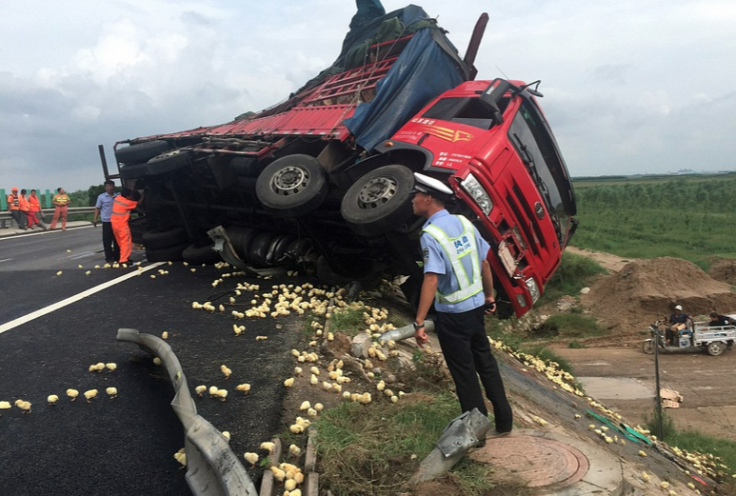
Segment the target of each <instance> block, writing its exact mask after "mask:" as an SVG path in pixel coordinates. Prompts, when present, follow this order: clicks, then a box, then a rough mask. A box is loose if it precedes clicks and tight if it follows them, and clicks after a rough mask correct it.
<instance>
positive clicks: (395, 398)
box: [391, 396, 399, 403]
mask: <svg viewBox="0 0 736 496" xmlns="http://www.w3.org/2000/svg"><path fill="white" fill-rule="evenodd" d="M397 401H399V397H398V396H391V403H396V402H397Z"/></svg>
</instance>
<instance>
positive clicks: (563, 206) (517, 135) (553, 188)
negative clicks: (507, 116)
mask: <svg viewBox="0 0 736 496" xmlns="http://www.w3.org/2000/svg"><path fill="white" fill-rule="evenodd" d="M509 139H510V140H511V142H512V143H513V144H514V147H515V148H516V151H517V152H518V153H519V156H520V157H521V159H522V160H523V161H524V164H526V167H527V170H528V171H529V173H530V175H531V176H532V178H533V179H534V182H535V184H536V185H537V189H538V190H539V192H540V194H541V195H542V198H543V199H544V202H545V204H546V206H547V211H548V212H549V216H550V219H551V220H552V223H553V224H554V226H555V230H556V231H557V237H558V238H559V241H560V246H561V247H564V244H565V238H566V237H567V231H568V229H569V226H570V216H572V215H575V213H576V211H575V199H574V196H573V191H572V186H571V184H570V180H569V178H568V175H567V169H566V167H565V164H564V162H563V160H562V157H561V155H560V153H559V152H558V148H557V144H556V142H555V139H554V137H553V136H552V134H551V132H550V131H549V128H548V127H547V124H546V122H545V121H544V118H543V117H542V116H541V114H540V112H539V110H537V109H536V107H535V106H534V105H533V104H532V103H530V102H529V101H527V100H524V102H523V103H522V105H521V107H520V108H519V111H518V112H517V114H516V116H515V117H514V121H513V122H512V124H511V126H510V128H509Z"/></svg>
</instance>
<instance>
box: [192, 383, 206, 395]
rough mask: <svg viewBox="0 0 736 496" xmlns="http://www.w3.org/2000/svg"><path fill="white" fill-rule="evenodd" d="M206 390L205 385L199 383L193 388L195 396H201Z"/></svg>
mask: <svg viewBox="0 0 736 496" xmlns="http://www.w3.org/2000/svg"><path fill="white" fill-rule="evenodd" d="M205 391H207V386H204V385H201V386H197V387H196V388H194V392H196V393H197V396H202V395H203V394H204V392H205Z"/></svg>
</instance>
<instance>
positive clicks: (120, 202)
mask: <svg viewBox="0 0 736 496" xmlns="http://www.w3.org/2000/svg"><path fill="white" fill-rule="evenodd" d="M137 205H138V202H137V201H133V200H129V199H128V198H124V197H122V196H116V197H115V199H114V200H113V202H112V216H110V223H111V224H112V232H113V233H114V234H115V241H117V242H118V247H119V248H120V263H121V264H122V263H125V262H127V261H128V259H129V258H130V252H131V250H132V249H133V240H132V238H131V235H130V226H128V220H129V219H130V211H131V210H133V209H134V208H135V207H136V206H137Z"/></svg>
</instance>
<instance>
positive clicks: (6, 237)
mask: <svg viewBox="0 0 736 496" xmlns="http://www.w3.org/2000/svg"><path fill="white" fill-rule="evenodd" d="M93 227H94V226H81V227H70V228H69V229H68V230H69V231H78V230H81V229H92V228H93ZM61 232H66V231H62V230H61V229H54V230H53V231H38V232H33V233H28V234H15V235H12V234H11V235H8V236H3V237H0V241H5V240H6V239H18V238H27V237H29V236H39V235H41V234H51V233H61Z"/></svg>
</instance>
